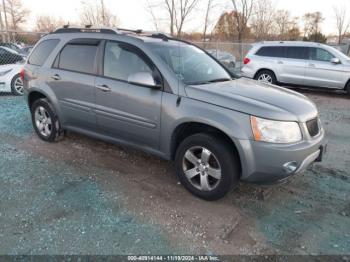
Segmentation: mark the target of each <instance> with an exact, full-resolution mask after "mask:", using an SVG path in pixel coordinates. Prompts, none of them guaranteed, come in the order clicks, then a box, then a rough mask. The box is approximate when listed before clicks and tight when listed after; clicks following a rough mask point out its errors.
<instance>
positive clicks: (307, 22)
mask: <svg viewBox="0 0 350 262" xmlns="http://www.w3.org/2000/svg"><path fill="white" fill-rule="evenodd" d="M303 20H304V38H305V39H308V40H310V41H315V42H318V40H319V39H318V37H319V36H321V24H322V23H323V21H324V20H325V19H324V18H323V16H322V13H320V12H315V13H306V14H305V15H304V16H303ZM311 36H312V37H311Z"/></svg>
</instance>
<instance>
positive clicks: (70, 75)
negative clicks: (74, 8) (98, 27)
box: [48, 39, 101, 130]
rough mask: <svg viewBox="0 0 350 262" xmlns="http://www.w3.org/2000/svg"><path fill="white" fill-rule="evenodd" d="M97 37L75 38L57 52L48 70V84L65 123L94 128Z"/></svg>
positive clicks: (86, 128)
mask: <svg viewBox="0 0 350 262" xmlns="http://www.w3.org/2000/svg"><path fill="white" fill-rule="evenodd" d="M100 42H101V41H100V40H96V39H75V40H72V41H70V42H69V43H67V44H66V45H65V46H64V47H63V49H62V50H61V52H60V53H59V54H58V56H57V58H56V60H55V62H54V65H53V68H52V69H51V70H50V74H51V75H50V76H49V79H48V84H49V85H50V87H51V88H52V90H53V91H54V93H55V95H56V97H57V99H58V100H59V104H60V109H61V118H62V122H63V123H62V124H63V125H64V126H69V127H76V128H81V129H84V130H95V129H96V117H95V114H94V112H93V106H94V102H95V93H94V86H95V79H96V70H97V69H96V57H97V52H98V48H99V45H100Z"/></svg>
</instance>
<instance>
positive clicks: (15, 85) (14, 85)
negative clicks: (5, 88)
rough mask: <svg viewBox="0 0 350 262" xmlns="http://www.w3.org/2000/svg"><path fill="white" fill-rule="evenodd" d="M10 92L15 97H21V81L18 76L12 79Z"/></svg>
mask: <svg viewBox="0 0 350 262" xmlns="http://www.w3.org/2000/svg"><path fill="white" fill-rule="evenodd" d="M11 91H12V94H14V95H15V96H23V81H22V79H21V76H20V74H17V75H15V76H14V77H13V78H12V80H11Z"/></svg>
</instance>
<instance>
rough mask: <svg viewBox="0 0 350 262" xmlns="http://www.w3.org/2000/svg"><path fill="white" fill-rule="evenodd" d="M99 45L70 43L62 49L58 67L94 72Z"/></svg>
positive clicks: (88, 72)
mask: <svg viewBox="0 0 350 262" xmlns="http://www.w3.org/2000/svg"><path fill="white" fill-rule="evenodd" d="M97 48H98V46H97V45H90V44H68V45H66V46H65V47H64V48H63V50H62V51H61V54H60V57H59V63H58V68H60V69H65V70H70V71H75V72H81V73H87V74H93V73H94V63H95V57H96V53H97Z"/></svg>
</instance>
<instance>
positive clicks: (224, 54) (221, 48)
mask: <svg viewBox="0 0 350 262" xmlns="http://www.w3.org/2000/svg"><path fill="white" fill-rule="evenodd" d="M194 44H196V45H197V46H199V47H201V48H202V49H205V50H206V51H208V52H209V53H210V54H211V55H213V56H215V57H216V58H217V59H218V60H219V61H220V62H222V63H223V64H224V65H225V66H226V67H227V68H228V69H229V70H231V71H233V72H235V73H238V72H240V71H241V69H242V67H243V60H244V58H245V56H246V55H247V53H248V52H249V50H250V49H251V48H252V44H247V43H230V42H194Z"/></svg>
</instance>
